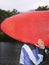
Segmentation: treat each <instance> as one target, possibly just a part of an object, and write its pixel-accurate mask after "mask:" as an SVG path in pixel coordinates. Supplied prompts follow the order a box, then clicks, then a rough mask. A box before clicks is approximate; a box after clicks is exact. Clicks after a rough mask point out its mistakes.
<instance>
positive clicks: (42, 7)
mask: <svg viewBox="0 0 49 65" xmlns="http://www.w3.org/2000/svg"><path fill="white" fill-rule="evenodd" d="M35 10H36V11H41V10H49V7H48V6H39V7H38V8H37V9H35Z"/></svg>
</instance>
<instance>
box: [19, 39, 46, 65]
mask: <svg viewBox="0 0 49 65" xmlns="http://www.w3.org/2000/svg"><path fill="white" fill-rule="evenodd" d="M44 51H45V46H44V42H43V41H42V40H41V39H38V45H33V44H32V45H31V44H24V45H23V46H22V48H21V54H20V61H19V63H20V65H39V64H40V63H41V62H42V61H43V58H44Z"/></svg>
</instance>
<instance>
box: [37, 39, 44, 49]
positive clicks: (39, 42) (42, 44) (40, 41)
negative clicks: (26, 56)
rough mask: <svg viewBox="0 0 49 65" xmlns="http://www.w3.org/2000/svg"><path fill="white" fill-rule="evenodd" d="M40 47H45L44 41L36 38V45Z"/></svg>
mask: <svg viewBox="0 0 49 65" xmlns="http://www.w3.org/2000/svg"><path fill="white" fill-rule="evenodd" d="M36 46H37V47H39V48H40V49H45V45H44V42H43V41H42V40H41V39H38V45H36Z"/></svg>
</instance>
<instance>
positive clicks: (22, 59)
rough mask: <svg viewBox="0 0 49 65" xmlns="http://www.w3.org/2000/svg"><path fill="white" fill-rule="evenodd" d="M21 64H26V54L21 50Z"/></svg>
mask: <svg viewBox="0 0 49 65" xmlns="http://www.w3.org/2000/svg"><path fill="white" fill-rule="evenodd" d="M19 63H20V64H22V65H23V64H24V53H23V50H22V49H21V54H20V61H19Z"/></svg>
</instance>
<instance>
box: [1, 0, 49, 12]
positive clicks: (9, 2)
mask: <svg viewBox="0 0 49 65" xmlns="http://www.w3.org/2000/svg"><path fill="white" fill-rule="evenodd" d="M46 5H48V7H49V0H0V9H4V10H11V11H12V10H13V9H16V10H18V11H20V12H25V11H29V10H34V9H36V8H38V7H39V6H46Z"/></svg>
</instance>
